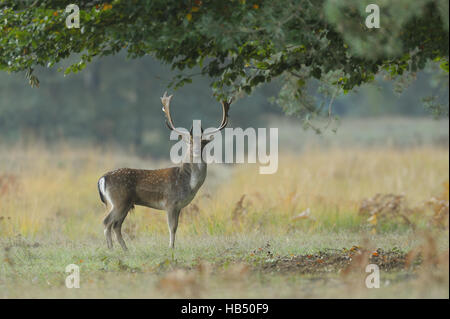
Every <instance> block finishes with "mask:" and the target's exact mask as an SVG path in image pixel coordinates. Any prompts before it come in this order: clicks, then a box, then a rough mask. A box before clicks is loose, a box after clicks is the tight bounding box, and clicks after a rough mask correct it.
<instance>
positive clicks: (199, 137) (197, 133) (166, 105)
mask: <svg viewBox="0 0 450 319" xmlns="http://www.w3.org/2000/svg"><path fill="white" fill-rule="evenodd" d="M172 96H173V95H169V96H168V95H167V92H165V93H164V95H163V96H162V97H161V102H162V105H163V108H162V110H163V112H164V114H165V115H166V125H167V127H168V128H169V129H170V130H172V131H175V132H176V133H178V134H179V136H180V137H181V138H182V139H183V141H184V142H186V143H187V144H188V146H189V153H190V156H191V158H192V157H201V154H202V151H203V148H204V147H205V146H206V144H208V143H209V142H211V141H212V140H213V138H214V137H213V134H214V133H217V132H219V131H221V130H223V129H224V128H225V127H226V126H227V124H228V111H229V109H230V105H231V103H232V102H233V101H232V99H229V100H228V101H222V102H221V105H222V122H221V123H220V125H219V127H217V128H215V129H213V130H207V131H206V132H204V131H203V128H201V127H199V128H195V127H193V128H191V130H190V131H189V132H188V131H185V130H183V131H182V130H178V129H177V128H176V127H175V125H174V124H173V121H172V116H171V115H170V101H171V100H172ZM194 141H198V143H195V142H194ZM196 145H198V146H199V147H197V148H196V147H194V146H196Z"/></svg>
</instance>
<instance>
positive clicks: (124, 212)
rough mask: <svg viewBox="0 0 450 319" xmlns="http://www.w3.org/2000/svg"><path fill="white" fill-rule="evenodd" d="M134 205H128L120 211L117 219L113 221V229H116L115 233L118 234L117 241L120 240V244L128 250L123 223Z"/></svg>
mask: <svg viewBox="0 0 450 319" xmlns="http://www.w3.org/2000/svg"><path fill="white" fill-rule="evenodd" d="M132 207H133V206H130V207H127V208H125V209H123V210H121V211H120V212H118V214H117V217H116V219H115V221H114V222H113V226H112V229H113V230H114V233H115V234H116V238H117V241H118V242H119V244H120V246H122V249H123V250H128V248H127V245H126V244H125V241H124V240H123V237H122V224H123V221H124V220H125V218H126V217H127V214H128V212H129V211H130V209H131V208H132Z"/></svg>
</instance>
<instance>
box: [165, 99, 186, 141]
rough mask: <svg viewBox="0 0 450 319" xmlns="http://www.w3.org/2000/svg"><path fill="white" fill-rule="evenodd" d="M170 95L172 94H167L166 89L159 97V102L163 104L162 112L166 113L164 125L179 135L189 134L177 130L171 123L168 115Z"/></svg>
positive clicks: (170, 117)
mask: <svg viewBox="0 0 450 319" xmlns="http://www.w3.org/2000/svg"><path fill="white" fill-rule="evenodd" d="M172 96H173V95H169V96H168V95H167V91H166V92H164V95H163V96H162V97H161V103H162V105H163V107H162V110H163V112H164V114H165V115H166V125H167V127H168V128H169V129H170V130H172V131H175V132H177V133H178V134H180V135H189V133H188V132H183V131H180V130H177V129H176V128H175V125H174V124H173V121H172V116H171V115H170V100H171V99H172Z"/></svg>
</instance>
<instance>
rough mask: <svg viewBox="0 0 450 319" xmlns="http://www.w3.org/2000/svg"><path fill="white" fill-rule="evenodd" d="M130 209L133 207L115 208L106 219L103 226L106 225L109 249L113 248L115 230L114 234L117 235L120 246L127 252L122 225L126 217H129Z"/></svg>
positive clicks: (122, 206)
mask: <svg viewBox="0 0 450 319" xmlns="http://www.w3.org/2000/svg"><path fill="white" fill-rule="evenodd" d="M130 208H131V206H129V205H127V206H125V205H121V206H116V207H113V208H112V209H111V211H110V213H109V214H108V216H106V218H105V219H104V221H103V224H104V225H105V237H106V244H107V245H108V248H109V249H111V248H113V242H112V236H111V230H114V233H115V234H116V238H117V241H118V242H119V244H120V246H122V248H123V249H124V250H127V246H126V245H125V241H124V240H123V238H122V232H121V229H122V223H123V221H124V220H125V217H127V214H128V211H129V210H130Z"/></svg>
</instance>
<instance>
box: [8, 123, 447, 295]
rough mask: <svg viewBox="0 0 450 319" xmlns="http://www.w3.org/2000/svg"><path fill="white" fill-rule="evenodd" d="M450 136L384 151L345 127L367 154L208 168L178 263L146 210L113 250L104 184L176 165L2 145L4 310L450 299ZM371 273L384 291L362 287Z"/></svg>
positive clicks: (353, 148)
mask: <svg viewBox="0 0 450 319" xmlns="http://www.w3.org/2000/svg"><path fill="white" fill-rule="evenodd" d="M355 123H357V122H353V124H355ZM358 123H359V122H358ZM417 123H418V122H417V121H416V122H414V121H412V122H410V123H409V124H408V125H409V127H415V128H417V125H418V124H417ZM426 123H432V122H426ZM372 124H373V123H372ZM419 124H420V123H419ZM444 124H445V125H446V127H447V128H446V129H445V127H444V129H443V131H444V133H445V132H446V134H447V135H446V138H447V142H446V143H447V145H446V146H443V145H442V143H441V142H442V141H441V142H440V144H439V143H432V142H430V141H428V140H426V139H425V138H421V141H424V140H425V141H426V142H425V143H416V144H414V143H405V145H404V146H403V147H398V143H376V141H380V138H378V139H377V138H373V137H370V136H369V137H367V134H366V135H363V134H359V135H358V133H356V132H355V134H351V133H348V132H347V131H346V128H345V127H344V128H343V130H342V133H341V134H342V135H343V136H346V137H349V136H350V137H351V136H358V137H359V139H363V138H364V136H366V137H367V139H368V140H370V141H371V143H370V145H367V143H366V142H365V143H352V142H348V141H346V142H345V143H343V144H342V145H331V144H330V143H326V145H325V146H324V145H318V144H317V145H316V144H314V143H311V144H304V145H302V149H301V150H296V149H295V148H294V147H292V146H291V147H290V148H289V149H287V148H283V147H281V148H280V155H279V168H278V171H277V173H276V174H272V175H260V174H259V172H258V167H257V166H256V165H250V164H246V165H225V164H213V165H210V166H209V167H208V177H207V180H206V182H205V185H203V187H202V188H201V190H200V192H199V194H197V196H196V198H195V199H194V200H193V202H192V203H191V205H189V206H188V207H187V208H185V209H184V210H183V212H182V214H181V217H180V218H181V220H180V225H179V228H178V232H177V241H176V249H175V256H174V259H172V258H171V253H170V250H169V249H168V243H169V239H168V230H167V223H166V216H165V213H164V212H161V211H156V210H152V209H149V208H143V207H136V209H135V210H133V211H132V212H130V214H129V216H128V217H127V219H126V220H125V223H124V229H123V233H124V239H125V241H126V242H127V244H128V246H129V251H128V252H123V251H122V250H121V249H120V247H119V245H118V244H117V243H116V242H115V246H114V249H113V250H108V249H107V248H106V243H105V239H104V236H103V227H102V220H103V218H104V216H105V207H104V206H103V204H102V203H101V202H100V200H99V197H98V192H97V184H96V183H97V180H98V178H99V177H100V176H101V175H102V174H103V173H105V172H106V171H108V170H112V169H114V168H118V167H136V168H159V167H165V166H167V165H170V163H169V162H167V161H162V160H161V161H159V160H158V161H156V160H154V159H152V158H143V157H138V156H136V155H133V154H132V153H130V152H127V151H124V150H119V149H117V148H115V147H106V148H100V147H98V146H86V145H83V146H80V145H77V144H70V143H66V144H65V143H60V144H58V145H47V144H45V143H42V142H39V141H35V142H33V143H18V144H15V145H1V146H0V298H54V297H56V298H61V297H62V298H78V297H86V298H103V297H109V298H163V297H164V298H165V297H193V298H202V297H208V298H222V297H228V298H238V297H244V298H246V297H254V298H282V297H289V298H311V297H312V298H328V297H330V298H346V297H349V298H378V297H381V298H399V297H404V298H448V297H449V288H448V287H449V285H448V284H449V281H448V277H449V268H448V267H449V264H448V252H449V240H448V236H449V233H448V229H449V228H448V200H449V198H448V197H449V193H448V179H449V154H448V121H447V123H444ZM420 125H425V124H424V123H422V124H420ZM426 125H428V124H426ZM430 125H431V124H430ZM440 125H441V131H442V127H443V126H442V123H441V124H440ZM355 126H357V125H356V124H355V125H354V127H355ZM365 127H366V128H367V127H370V125H369V126H367V125H366V126H365ZM395 127H397V126H395ZM378 131H380V128H379V127H378V128H377V132H378ZM441 131H440V132H441ZM346 132H347V133H346ZM399 132H400V133H399V134H401V135H405V134H406V133H405V131H404V130H399ZM283 133H285V131H282V132H281V133H280V137H281V138H282V139H283ZM366 133H367V132H366ZM385 134H390V135H391V141H392V140H394V141H395V140H396V137H398V135H396V134H393V133H392V132H388V133H385ZM412 135H414V133H412ZM444 135H445V134H444ZM286 136H287V135H286ZM444 138H445V136H444ZM373 141H375V142H374V143H372V142H373ZM285 143H288V144H289V143H290V144H289V145H293V144H295V142H292V143H291V142H289V141H285ZM297 143H298V140H297ZM369 263H375V264H377V265H379V267H380V276H381V281H380V285H381V287H380V288H378V289H368V288H367V287H366V286H365V278H366V277H367V275H368V274H367V273H366V271H365V267H366V265H367V264H369ZM69 264H77V265H79V266H80V278H81V284H80V285H81V287H80V288H79V289H68V288H66V286H65V278H66V276H67V275H68V274H67V273H66V272H65V268H66V266H67V265H69Z"/></svg>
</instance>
